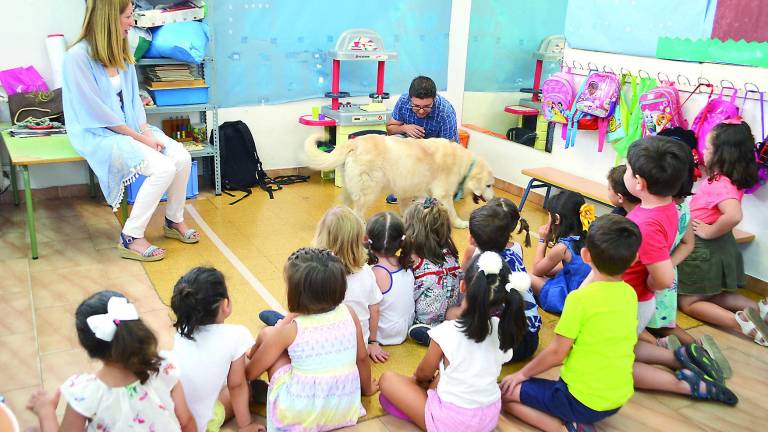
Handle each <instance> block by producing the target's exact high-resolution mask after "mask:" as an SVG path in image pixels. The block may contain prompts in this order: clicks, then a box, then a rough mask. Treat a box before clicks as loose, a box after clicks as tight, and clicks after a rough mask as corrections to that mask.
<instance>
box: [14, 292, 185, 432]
mask: <svg viewBox="0 0 768 432" xmlns="http://www.w3.org/2000/svg"><path fill="white" fill-rule="evenodd" d="M75 327H76V328H77V338H78V340H79V341H80V345H82V347H83V348H84V349H85V351H86V352H87V353H88V355H89V356H90V357H91V358H93V359H97V360H101V362H102V366H101V368H100V369H99V370H98V371H96V373H83V374H77V375H73V376H71V377H70V378H69V379H67V381H66V382H65V383H64V384H63V385H62V386H61V387H60V388H59V389H58V390H57V391H56V393H55V394H54V395H53V396H50V395H48V394H47V393H46V392H45V391H38V392H35V393H34V394H33V395H32V397H31V398H30V400H29V403H28V404H27V408H28V409H30V410H32V411H33V412H34V413H35V414H36V415H37V417H38V420H39V422H40V430H41V431H42V432H49V431H57V430H59V428H61V429H62V430H87V431H106V430H108V431H111V432H119V431H128V430H130V431H184V432H187V431H193V432H194V431H195V430H197V428H196V425H195V421H194V419H193V418H192V414H191V413H190V411H189V408H188V407H187V403H186V401H185V399H184V390H183V389H182V387H181V383H180V382H179V380H178V370H177V369H176V366H175V365H174V364H173V362H171V361H170V359H168V358H167V357H166V356H163V355H160V354H159V353H158V351H157V338H156V337H155V335H154V333H152V330H150V329H149V327H147V326H146V325H145V324H144V323H143V322H142V321H141V320H140V319H139V314H138V313H137V312H136V307H135V306H134V305H133V304H131V303H129V302H128V300H127V299H126V298H125V297H124V296H123V295H122V294H120V293H118V292H115V291H100V292H98V293H96V294H94V295H92V296H91V297H89V298H87V299H86V300H85V301H83V302H82V303H81V304H80V306H78V308H77V311H76V312H75ZM62 396H63V397H64V400H65V401H66V409H65V411H64V418H63V419H62V422H61V425H59V421H58V419H57V418H56V406H57V405H58V402H59V398H60V397H62Z"/></svg>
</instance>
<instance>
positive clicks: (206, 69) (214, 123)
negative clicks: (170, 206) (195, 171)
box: [136, 2, 221, 195]
mask: <svg viewBox="0 0 768 432" xmlns="http://www.w3.org/2000/svg"><path fill="white" fill-rule="evenodd" d="M211 3H213V2H208V11H207V15H206V19H205V21H206V22H207V23H208V28H209V33H208V34H209V39H208V53H209V56H208V57H205V58H204V59H203V62H202V63H200V64H194V63H187V62H183V61H179V60H174V59H169V58H143V59H140V60H139V61H137V62H136V66H137V67H142V66H156V65H168V64H192V65H193V66H196V67H198V68H199V69H198V70H199V72H201V76H202V77H203V79H205V82H206V84H207V85H208V101H209V102H210V101H215V100H216V98H215V96H216V85H215V84H216V82H215V78H216V74H215V71H214V65H215V60H214V58H213V57H212V55H213V53H214V48H215V44H214V36H213V30H212V29H211V27H210V26H211V21H210V20H209V19H208V18H207V17H209V16H210V13H211ZM145 111H146V113H147V116H150V115H153V114H178V113H195V112H197V113H199V114H200V123H203V124H205V125H206V127H207V129H208V131H210V132H209V135H210V136H212V141H211V142H205V143H203V145H204V148H203V149H202V150H195V151H191V152H189V154H190V155H191V156H192V157H193V158H202V157H213V177H214V180H215V191H216V195H221V153H220V152H219V112H218V107H217V106H216V105H215V104H213V103H207V104H196V105H172V106H151V107H145ZM208 114H210V118H209V117H208Z"/></svg>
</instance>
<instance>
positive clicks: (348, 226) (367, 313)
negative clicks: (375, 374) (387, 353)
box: [259, 206, 385, 359]
mask: <svg viewBox="0 0 768 432" xmlns="http://www.w3.org/2000/svg"><path fill="white" fill-rule="evenodd" d="M364 237H365V227H364V226H363V221H362V220H360V217H358V216H357V215H356V214H355V213H354V212H353V211H352V209H350V208H348V207H344V206H336V207H333V208H332V209H330V210H328V211H327V212H326V213H325V215H323V218H322V219H320V223H318V224H317V229H316V230H315V238H314V240H313V241H312V245H313V246H314V247H318V248H321V249H328V250H330V251H331V252H333V253H334V254H335V255H336V256H337V257H339V259H340V260H341V263H342V264H343V265H344V271H345V272H346V274H347V289H346V292H345V294H344V303H345V304H347V305H349V306H351V307H352V309H353V310H354V311H355V314H356V315H357V318H358V319H359V320H360V324H361V325H362V326H363V340H365V343H366V344H368V351H369V353H370V354H371V356H373V357H374V358H376V359H383V358H385V357H384V354H383V351H382V349H381V346H379V344H378V343H376V340H377V337H378V335H377V332H378V328H379V302H381V299H382V298H383V296H382V295H381V290H379V286H378V285H377V284H376V275H374V274H373V269H371V266H369V265H368V262H367V261H368V253H367V251H366V249H365V244H364ZM259 318H261V320H262V321H263V322H264V323H265V324H267V325H274V324H275V323H276V322H277V321H278V320H280V319H282V318H283V316H282V315H281V314H279V313H277V312H274V311H264V312H262V313H260V314H259ZM371 341H373V343H370V342H371Z"/></svg>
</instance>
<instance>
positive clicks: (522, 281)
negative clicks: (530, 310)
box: [504, 272, 531, 294]
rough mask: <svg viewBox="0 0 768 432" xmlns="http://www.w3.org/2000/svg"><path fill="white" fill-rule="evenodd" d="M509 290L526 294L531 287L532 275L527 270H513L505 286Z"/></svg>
mask: <svg viewBox="0 0 768 432" xmlns="http://www.w3.org/2000/svg"><path fill="white" fill-rule="evenodd" d="M504 288H506V289H507V292H512V290H513V289H515V290H517V291H518V292H520V294H525V293H526V292H528V290H529V289H530V288H531V276H529V275H528V273H526V272H512V273H510V274H509V282H507V284H506V285H505V286H504Z"/></svg>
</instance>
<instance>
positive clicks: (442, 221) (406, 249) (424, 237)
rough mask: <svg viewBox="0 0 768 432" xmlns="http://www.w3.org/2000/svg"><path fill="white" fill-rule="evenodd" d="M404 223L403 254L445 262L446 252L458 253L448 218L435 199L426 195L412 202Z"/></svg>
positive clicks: (404, 216) (448, 253)
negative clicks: (422, 198) (420, 199)
mask: <svg viewBox="0 0 768 432" xmlns="http://www.w3.org/2000/svg"><path fill="white" fill-rule="evenodd" d="M403 222H404V223H405V242H404V244H403V252H402V253H405V254H408V255H416V256H418V257H419V258H426V259H428V260H429V261H432V262H433V263H435V264H438V265H442V264H444V263H445V262H446V259H445V256H446V255H451V256H453V257H458V256H459V251H458V249H457V248H456V244H455V243H454V242H453V238H452V237H451V218H450V216H448V210H446V209H445V207H444V206H443V205H442V204H441V203H440V202H439V201H438V200H436V199H434V198H426V199H424V200H422V201H416V202H414V203H413V204H412V205H411V206H410V207H408V209H407V210H406V211H405V215H403Z"/></svg>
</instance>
